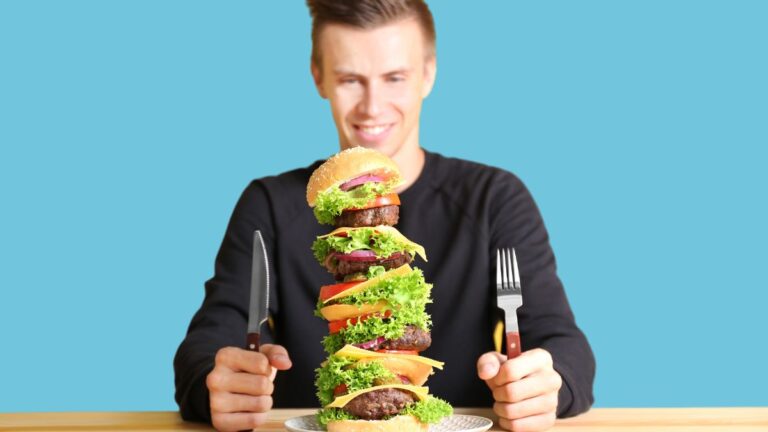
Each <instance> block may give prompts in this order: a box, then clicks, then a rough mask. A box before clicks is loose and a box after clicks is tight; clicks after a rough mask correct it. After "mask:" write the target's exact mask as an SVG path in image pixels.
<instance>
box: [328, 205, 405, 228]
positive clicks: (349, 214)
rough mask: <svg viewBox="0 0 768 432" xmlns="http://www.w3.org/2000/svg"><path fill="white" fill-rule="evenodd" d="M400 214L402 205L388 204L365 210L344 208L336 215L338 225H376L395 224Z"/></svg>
mask: <svg viewBox="0 0 768 432" xmlns="http://www.w3.org/2000/svg"><path fill="white" fill-rule="evenodd" d="M399 215H400V206H396V205H388V206H383V207H374V208H369V209H364V210H344V211H343V212H342V213H341V214H340V215H338V216H336V219H335V224H336V226H337V227H351V228H355V227H367V226H376V225H389V226H393V225H395V224H396V223H397V220H398V218H399Z"/></svg>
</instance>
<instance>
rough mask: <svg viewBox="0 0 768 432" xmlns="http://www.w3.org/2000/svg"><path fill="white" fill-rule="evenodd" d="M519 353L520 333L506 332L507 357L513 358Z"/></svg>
mask: <svg viewBox="0 0 768 432" xmlns="http://www.w3.org/2000/svg"><path fill="white" fill-rule="evenodd" d="M519 355H520V333H518V332H509V333H507V358H508V359H513V358H515V357H517V356H519Z"/></svg>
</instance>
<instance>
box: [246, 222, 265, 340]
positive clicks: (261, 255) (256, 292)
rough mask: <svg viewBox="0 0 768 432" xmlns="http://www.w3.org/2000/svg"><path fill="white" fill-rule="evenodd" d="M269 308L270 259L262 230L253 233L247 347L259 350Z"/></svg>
mask: <svg viewBox="0 0 768 432" xmlns="http://www.w3.org/2000/svg"><path fill="white" fill-rule="evenodd" d="M268 308H269V260H268V258H267V248H266V247H265V246H264V239H263V238H262V237H261V231H259V230H256V231H254V233H253V259H252V261H251V301H250V307H249V308H248V337H247V344H246V345H247V347H248V349H249V350H251V351H258V350H259V339H260V337H261V325H262V324H264V322H265V321H267V316H268V313H269V312H268Z"/></svg>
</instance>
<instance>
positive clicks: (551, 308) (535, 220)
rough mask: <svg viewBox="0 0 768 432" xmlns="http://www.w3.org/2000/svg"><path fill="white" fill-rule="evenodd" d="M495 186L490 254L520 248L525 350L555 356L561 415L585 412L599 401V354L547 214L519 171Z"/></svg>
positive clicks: (520, 312) (501, 178) (504, 176)
mask: <svg viewBox="0 0 768 432" xmlns="http://www.w3.org/2000/svg"><path fill="white" fill-rule="evenodd" d="M493 185H494V186H493V187H494V188H497V189H496V190H495V192H494V193H493V194H491V197H490V200H489V203H490V204H489V205H490V218H491V224H490V239H491V241H490V245H491V248H492V250H491V251H490V252H491V253H492V254H493V256H495V249H496V248H512V247H514V248H515V250H516V255H517V260H518V267H519V270H520V279H521V285H522V289H523V306H522V307H521V308H520V309H519V310H518V319H519V325H520V337H521V345H522V348H523V350H530V349H532V348H543V349H545V350H547V351H548V352H549V353H550V354H552V358H553V361H554V368H555V370H556V371H557V372H558V373H559V374H560V376H561V377H562V378H563V386H562V387H561V389H560V393H559V395H558V408H557V416H558V417H561V418H562V417H570V416H574V415H577V414H580V413H583V412H585V411H587V410H588V409H589V408H590V406H591V405H592V403H593V401H594V397H593V394H592V386H593V382H594V377H595V358H594V355H593V353H592V350H591V348H590V346H589V342H588V341H587V338H586V337H585V336H584V333H582V331H581V330H580V329H579V328H578V326H577V325H576V322H575V318H574V315H573V312H572V311H571V307H570V305H569V303H568V299H567V297H566V294H565V290H564V289H563V284H562V282H561V281H560V278H559V277H558V276H557V266H556V263H555V256H554V253H553V252H552V247H551V246H550V243H549V235H548V233H547V230H546V228H545V227H544V222H543V220H542V218H541V214H540V213H539V209H538V207H537V206H536V203H535V202H534V200H533V197H532V196H531V194H530V193H529V191H528V189H527V188H526V187H525V185H524V184H523V183H522V182H521V181H520V180H519V179H518V178H517V177H515V176H514V175H512V174H510V173H506V172H504V173H502V174H500V175H499V178H496V179H495V180H494V182H493Z"/></svg>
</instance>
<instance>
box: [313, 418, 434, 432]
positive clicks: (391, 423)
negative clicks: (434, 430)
mask: <svg viewBox="0 0 768 432" xmlns="http://www.w3.org/2000/svg"><path fill="white" fill-rule="evenodd" d="M427 429H429V425H428V424H426V423H422V422H420V421H419V420H418V419H416V417H414V416H412V415H399V416H395V417H392V418H391V419H389V420H341V421H333V422H329V423H328V432H411V431H420V432H427Z"/></svg>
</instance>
